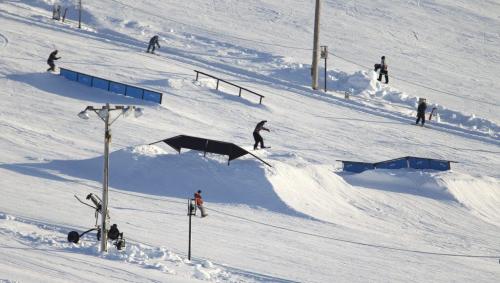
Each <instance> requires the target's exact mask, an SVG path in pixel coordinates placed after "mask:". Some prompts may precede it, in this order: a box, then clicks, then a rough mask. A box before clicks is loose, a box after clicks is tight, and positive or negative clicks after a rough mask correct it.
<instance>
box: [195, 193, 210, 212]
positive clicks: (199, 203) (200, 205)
mask: <svg viewBox="0 0 500 283" xmlns="http://www.w3.org/2000/svg"><path fill="white" fill-rule="evenodd" d="M194 202H195V204H196V206H197V207H198V209H199V210H200V211H201V217H206V216H207V215H208V214H207V213H206V212H205V207H203V199H202V198H201V190H198V191H197V192H196V193H194Z"/></svg>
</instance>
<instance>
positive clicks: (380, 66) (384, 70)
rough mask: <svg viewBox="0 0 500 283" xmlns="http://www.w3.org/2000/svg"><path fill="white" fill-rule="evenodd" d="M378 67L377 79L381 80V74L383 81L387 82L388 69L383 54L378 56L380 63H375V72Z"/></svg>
mask: <svg viewBox="0 0 500 283" xmlns="http://www.w3.org/2000/svg"><path fill="white" fill-rule="evenodd" d="M379 69H380V72H379V75H378V79H377V80H378V81H379V82H381V81H382V75H384V76H385V83H386V84H388V83H389V71H388V70H387V64H386V63H385V56H382V57H381V58H380V64H375V72H376V71H378V70H379Z"/></svg>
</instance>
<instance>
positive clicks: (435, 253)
mask: <svg viewBox="0 0 500 283" xmlns="http://www.w3.org/2000/svg"><path fill="white" fill-rule="evenodd" d="M207 209H208V208H207ZM208 210H211V211H215V212H217V213H219V214H222V215H226V216H229V217H233V218H237V219H241V220H244V221H248V222H252V223H256V224H260V225H264V226H268V227H271V228H275V229H279V230H285V231H288V232H293V233H298V234H302V235H308V236H312V237H317V238H322V239H327V240H332V241H337V242H343V243H348V244H353V245H358V246H366V247H372V248H379V249H385V250H393V251H400V252H408V253H418V254H425V255H434V256H448V257H465V258H490V259H491V258H494V259H497V258H500V255H468V254H452V253H438V252H428V251H420V250H411V249H403V248H396V247H390V246H384V245H375V244H369V243H363V242H357V241H350V240H345V239H340V238H335V237H329V236H324V235H319V234H315V233H309V232H304V231H299V230H294V229H290V228H286V227H282V226H277V225H273V224H268V223H265V222H261V221H257V220H253V219H249V218H246V217H242V216H237V215H233V214H229V213H227V212H223V211H219V210H216V209H213V208H211V209H208Z"/></svg>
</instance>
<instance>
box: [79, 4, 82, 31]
mask: <svg viewBox="0 0 500 283" xmlns="http://www.w3.org/2000/svg"><path fill="white" fill-rule="evenodd" d="M78 28H79V29H81V28H82V0H78Z"/></svg>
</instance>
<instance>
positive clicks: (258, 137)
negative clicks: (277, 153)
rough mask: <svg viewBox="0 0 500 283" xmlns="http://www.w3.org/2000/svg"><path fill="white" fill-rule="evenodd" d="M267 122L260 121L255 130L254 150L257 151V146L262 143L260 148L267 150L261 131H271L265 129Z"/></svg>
mask: <svg viewBox="0 0 500 283" xmlns="http://www.w3.org/2000/svg"><path fill="white" fill-rule="evenodd" d="M266 122H267V121H266V120H263V121H260V122H259V123H258V124H257V126H255V130H253V139H254V140H255V144H254V145H253V149H254V150H256V149H257V145H258V144H259V143H260V148H266V147H265V146H264V139H263V138H262V136H261V135H260V131H261V130H264V131H268V132H270V131H269V129H268V128H265V127H264V124H265V123H266Z"/></svg>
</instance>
